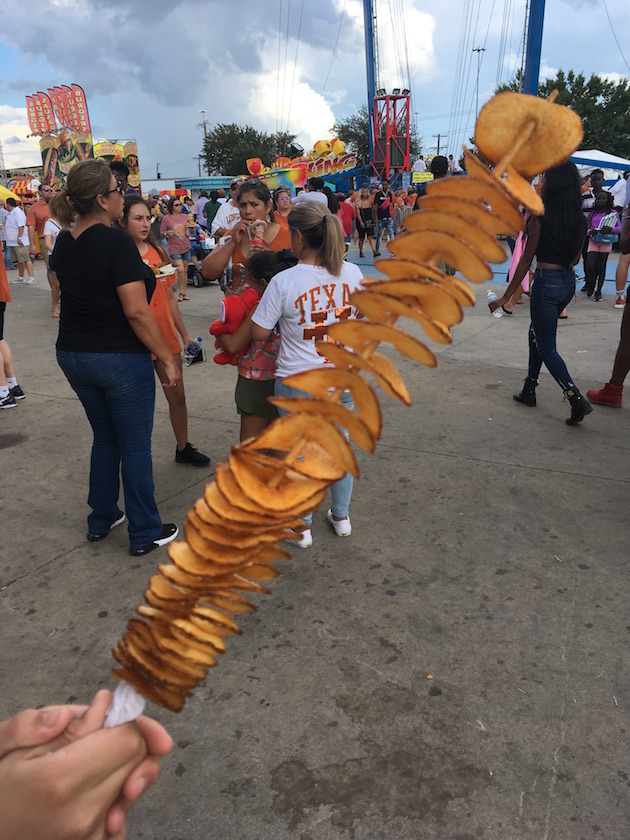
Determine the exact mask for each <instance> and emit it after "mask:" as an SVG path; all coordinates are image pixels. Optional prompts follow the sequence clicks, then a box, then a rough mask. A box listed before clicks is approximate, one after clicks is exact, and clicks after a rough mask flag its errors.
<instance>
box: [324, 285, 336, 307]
mask: <svg viewBox="0 0 630 840" xmlns="http://www.w3.org/2000/svg"><path fill="white" fill-rule="evenodd" d="M336 288H337V284H336V283H333V284H332V285H331V286H330V287H329V286H328V283H322V289H323V290H324V291H325V292H326V309H334V308H335V298H334V294H335V289H336Z"/></svg>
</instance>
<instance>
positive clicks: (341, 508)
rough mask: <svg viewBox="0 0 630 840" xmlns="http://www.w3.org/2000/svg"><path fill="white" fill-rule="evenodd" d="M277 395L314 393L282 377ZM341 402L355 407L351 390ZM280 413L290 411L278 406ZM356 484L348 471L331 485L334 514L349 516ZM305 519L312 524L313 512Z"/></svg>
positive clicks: (281, 414) (278, 383)
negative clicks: (291, 383)
mask: <svg viewBox="0 0 630 840" xmlns="http://www.w3.org/2000/svg"><path fill="white" fill-rule="evenodd" d="M274 391H275V395H276V397H312V394H307V393H306V392H305V391H299V390H298V389H297V388H291V387H290V386H289V385H285V384H284V382H283V381H282V379H276V385H275V389H274ZM341 403H342V405H345V407H346V408H349V409H353V408H354V402H353V400H352V396H351V394H350V391H344V392H343V394H342V395H341ZM278 414H280V416H281V417H282V416H283V415H285V414H288V412H287V411H286V410H285V409H283V408H280V407H279V406H278ZM341 431H342V432H343V433H344V435H345V436H346V440H347V439H348V432H347V431H346V430H345V429H342V430H341ZM353 486H354V478H353V477H352V476H351V475H350V473H346V474H345V475H344V477H343V478H340V479H339V481H335V483H334V484H333V485H332V486H331V488H330V492H331V493H332V505H331V510H332V515H333V516H337V517H339V518H341V519H343V518H344V517H345V516H348V511H349V510H350V500H351V499H352V488H353ZM304 521H305V522H306V524H307V525H309V526H310V524H311V522H312V521H313V514H312V513H308V514H307V515H306V516H305V517H304Z"/></svg>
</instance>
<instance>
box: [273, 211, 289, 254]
mask: <svg viewBox="0 0 630 840" xmlns="http://www.w3.org/2000/svg"><path fill="white" fill-rule="evenodd" d="M273 220H274V222H275V223H276V224H277V225H281V226H282V227H285V228H288V227H289V215H288V213H287V215H286V216H283V215H282V213H278V211H277V210H274V211H273ZM287 247H288V246H287ZM280 250H282V248H281V249H280Z"/></svg>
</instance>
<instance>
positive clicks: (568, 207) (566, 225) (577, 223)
mask: <svg viewBox="0 0 630 840" xmlns="http://www.w3.org/2000/svg"><path fill="white" fill-rule="evenodd" d="M541 197H542V200H543V201H544V203H545V214H544V216H543V224H544V225H545V226H546V227H547V228H548V229H549V232H550V236H551V237H552V238H553V239H554V240H555V241H556V242H557V243H558V245H559V246H560V247H561V248H565V249H566V250H569V249H571V248H572V247H573V245H574V243H575V240H576V237H577V235H578V233H579V230H580V227H581V226H582V225H583V224H584V215H583V213H582V193H581V191H580V175H579V172H578V170H577V167H576V165H575V164H574V163H571V161H567V163H562V164H560V166H554V168H553V169H548V170H547V171H546V172H545V175H544V180H543V184H542V189H541Z"/></svg>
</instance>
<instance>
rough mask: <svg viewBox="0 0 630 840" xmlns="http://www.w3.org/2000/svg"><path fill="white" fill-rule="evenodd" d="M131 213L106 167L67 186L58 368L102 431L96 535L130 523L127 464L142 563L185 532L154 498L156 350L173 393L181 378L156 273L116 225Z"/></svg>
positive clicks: (94, 482) (132, 532) (91, 523)
mask: <svg viewBox="0 0 630 840" xmlns="http://www.w3.org/2000/svg"><path fill="white" fill-rule="evenodd" d="M123 206H124V202H123V196H122V189H121V188H120V186H119V185H118V182H117V181H116V179H115V178H114V176H113V174H112V173H111V171H110V169H109V168H108V167H107V165H106V164H104V163H102V162H101V161H98V160H87V161H83V162H81V163H78V164H76V165H75V166H74V167H73V168H72V169H71V170H70V172H69V173H68V186H67V189H66V190H63V191H62V192H60V193H58V194H57V195H56V196H55V197H54V198H53V200H52V201H51V213H52V215H53V216H54V217H55V218H56V219H57V220H58V221H59V222H60V223H61V225H62V227H63V228H66V229H65V230H63V231H62V232H61V233H60V234H59V236H58V238H57V244H56V246H55V250H54V252H53V255H52V259H51V262H52V266H51V267H53V270H54V271H55V272H56V274H57V277H58V278H59V282H60V284H61V290H62V294H63V307H62V312H61V318H60V322H59V338H58V340H57V361H58V362H59V366H60V367H61V369H62V370H63V372H64V374H65V376H66V378H67V380H68V382H69V383H70V385H71V386H72V388H73V389H74V391H75V392H76V394H77V396H78V397H79V399H80V400H81V402H82V404H83V407H84V409H85V413H86V414H87V417H88V420H89V421H90V424H91V426H92V430H93V432H94V441H93V444H92V459H91V466H90V492H89V496H88V504H89V506H90V507H91V508H92V512H91V513H90V515H89V516H88V535H87V537H88V540H90V542H98V541H99V540H102V539H104V538H105V537H106V536H107V535H108V534H109V532H110V530H111V529H112V528H113V527H115V526H116V525H121V524H122V523H123V522H124V521H125V514H124V513H122V511H121V510H120V508H119V506H118V496H119V490H120V488H119V482H120V471H121V465H122V482H123V488H124V491H125V505H126V512H127V517H128V518H129V543H130V553H131V554H132V555H133V556H141V555H143V554H147V553H148V552H149V551H153V549H155V548H157V547H158V546H160V545H164V544H165V543H167V542H170V541H171V540H173V539H175V537H176V536H177V534H178V528H177V526H176V525H174V524H166V525H164V524H162V520H161V519H160V515H159V513H158V510H157V506H156V504H155V499H154V495H153V466H152V462H151V432H152V429H153V412H154V406H155V379H154V373H153V363H152V361H151V352H152V353H154V354H155V356H156V357H157V358H158V359H160V361H161V362H162V363H163V365H164V368H165V370H166V374H167V382H166V384H165V385H164V387H172V388H175V387H177V386H178V385H179V382H180V379H181V372H180V371H179V369H178V368H177V366H176V365H175V363H174V361H173V355H172V353H171V351H170V350H169V348H168V346H167V344H166V342H165V341H164V338H163V337H162V334H161V332H160V330H159V328H158V325H157V322H156V320H155V318H154V316H153V314H152V312H151V310H150V309H149V300H150V298H151V295H152V293H153V290H154V289H155V277H154V275H153V272H152V271H151V269H150V268H148V266H146V265H145V264H144V263H143V262H142V259H141V258H140V255H139V253H138V249H137V248H136V246H135V244H134V241H133V239H132V238H131V237H130V236H129V234H127V233H125V231H123V230H120V229H118V228H112V227H111V225H112V222H115V221H118V220H119V219H120V218H121V217H122V214H123ZM68 228H71V230H68Z"/></svg>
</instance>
